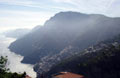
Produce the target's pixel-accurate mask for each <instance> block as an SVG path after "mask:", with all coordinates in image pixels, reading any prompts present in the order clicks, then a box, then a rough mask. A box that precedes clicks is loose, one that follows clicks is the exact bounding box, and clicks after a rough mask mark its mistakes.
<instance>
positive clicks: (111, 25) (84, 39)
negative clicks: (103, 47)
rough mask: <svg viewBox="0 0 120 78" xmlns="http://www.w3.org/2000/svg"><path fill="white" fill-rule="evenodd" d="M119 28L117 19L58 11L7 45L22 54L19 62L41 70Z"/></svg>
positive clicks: (113, 33)
mask: <svg viewBox="0 0 120 78" xmlns="http://www.w3.org/2000/svg"><path fill="white" fill-rule="evenodd" d="M119 30H120V18H110V17H106V16H104V15H99V14H82V13H78V12H60V13H58V14H56V15H55V16H53V17H51V18H50V19H49V20H48V21H46V22H45V24H44V26H43V27H40V28H39V27H38V28H37V30H34V31H33V32H31V33H29V34H27V35H26V36H24V37H22V38H20V39H17V40H16V41H15V42H13V43H12V44H11V45H10V46H9V48H10V50H11V51H13V52H15V53H18V54H21V55H23V56H25V57H24V59H23V61H22V62H24V63H30V64H36V63H37V64H36V65H35V68H37V69H35V70H36V72H38V73H42V72H47V71H49V70H50V68H51V67H52V66H54V65H56V64H58V63H59V62H60V61H62V60H64V59H66V58H69V57H70V56H72V55H74V54H78V53H79V52H81V51H83V50H84V49H85V48H88V47H89V46H91V45H94V44H96V43H98V42H100V41H103V40H106V39H109V38H112V37H114V36H116V35H118V34H119V33H120V31H119Z"/></svg>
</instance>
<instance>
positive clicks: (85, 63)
mask: <svg viewBox="0 0 120 78" xmlns="http://www.w3.org/2000/svg"><path fill="white" fill-rule="evenodd" d="M119 61H120V35H119V36H116V37H115V38H113V39H109V40H106V41H103V42H99V43H98V44H96V45H94V46H91V47H89V48H87V49H85V50H84V51H83V52H81V53H78V54H76V55H73V56H71V57H69V58H67V59H65V60H63V61H61V62H60V63H59V64H57V65H54V66H52V68H51V69H50V70H49V71H48V72H47V73H45V74H44V75H45V76H46V78H51V77H50V76H52V75H53V74H56V73H58V72H62V71H69V72H74V73H79V74H83V75H84V76H85V78H119V77H120V74H119V73H120V62H119ZM38 77H39V76H38Z"/></svg>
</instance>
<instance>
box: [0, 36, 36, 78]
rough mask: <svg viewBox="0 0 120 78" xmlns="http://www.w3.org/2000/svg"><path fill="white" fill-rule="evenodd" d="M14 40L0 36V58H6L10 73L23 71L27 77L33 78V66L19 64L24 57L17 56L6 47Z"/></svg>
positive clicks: (34, 74) (34, 75)
mask: <svg viewBox="0 0 120 78" xmlns="http://www.w3.org/2000/svg"><path fill="white" fill-rule="evenodd" d="M14 40H15V39H14V38H7V37H5V36H3V35H0V56H8V64H7V67H8V68H10V71H11V72H18V73H23V72H24V71H25V72H26V73H27V74H28V75H29V76H31V77H32V78H35V77H36V73H35V72H34V71H33V66H32V65H30V64H23V63H21V60H22V59H23V58H24V57H23V56H21V55H17V54H15V53H13V52H11V51H10V50H9V49H8V46H9V45H10V43H12V42H13V41H14Z"/></svg>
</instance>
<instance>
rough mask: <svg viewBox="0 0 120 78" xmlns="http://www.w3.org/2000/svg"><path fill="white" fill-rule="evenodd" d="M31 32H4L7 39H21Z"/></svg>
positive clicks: (24, 30)
mask: <svg viewBox="0 0 120 78" xmlns="http://www.w3.org/2000/svg"><path fill="white" fill-rule="evenodd" d="M29 32H30V29H15V30H9V31H6V32H4V33H3V34H4V35H5V36H6V37H12V38H20V37H22V36H24V35H26V34H28V33H29Z"/></svg>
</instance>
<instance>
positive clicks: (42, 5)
mask: <svg viewBox="0 0 120 78" xmlns="http://www.w3.org/2000/svg"><path fill="white" fill-rule="evenodd" d="M119 9H120V0H0V29H1V30H6V29H8V28H9V29H12V28H20V27H25V28H31V27H34V26H36V25H43V24H44V22H45V21H46V20H47V19H49V18H50V17H51V16H53V15H54V14H55V13H58V12H60V11H78V12H82V13H99V14H105V15H107V16H112V17H113V16H114V17H120V10H119Z"/></svg>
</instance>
